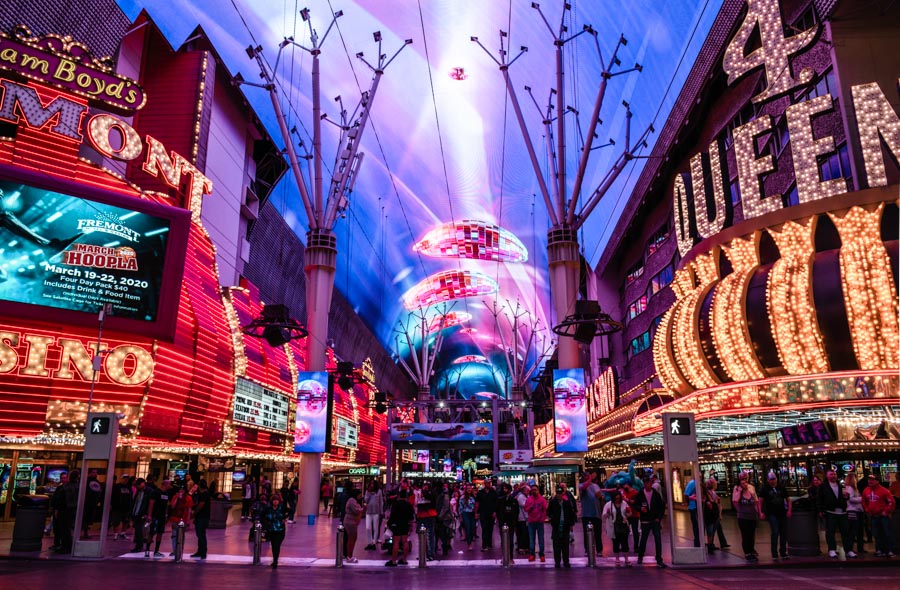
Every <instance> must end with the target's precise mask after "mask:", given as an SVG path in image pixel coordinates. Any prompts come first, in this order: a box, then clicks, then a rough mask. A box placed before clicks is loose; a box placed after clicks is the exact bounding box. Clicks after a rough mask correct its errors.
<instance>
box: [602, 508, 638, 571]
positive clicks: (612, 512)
mask: <svg viewBox="0 0 900 590" xmlns="http://www.w3.org/2000/svg"><path fill="white" fill-rule="evenodd" d="M630 514H631V508H629V507H628V503H627V502H625V500H624V498H623V497H622V494H620V493H618V492H616V494H615V495H614V496H613V498H612V501H611V502H607V503H606V506H604V507H603V512H602V513H601V518H602V520H603V528H604V529H605V530H606V536H607V537H609V538H610V539H612V544H613V553H614V554H615V556H616V565H617V566H618V565H619V564H620V562H619V553H622V554H623V555H624V556H625V566H626V567H628V566H631V562H630V561H628V532H629V530H630V528H631V527H630V526H629V525H628V516H629V515H630Z"/></svg>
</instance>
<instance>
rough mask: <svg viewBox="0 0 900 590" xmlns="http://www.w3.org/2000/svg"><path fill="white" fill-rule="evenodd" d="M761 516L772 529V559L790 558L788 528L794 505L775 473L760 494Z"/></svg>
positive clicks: (770, 474)
mask: <svg viewBox="0 0 900 590" xmlns="http://www.w3.org/2000/svg"><path fill="white" fill-rule="evenodd" d="M759 504H760V516H762V518H765V519H766V520H767V521H769V528H770V529H771V532H772V534H771V543H772V559H773V560H777V559H778V558H779V556H780V557H781V559H787V558H788V552H787V526H788V519H789V518H790V517H791V513H792V504H791V499H790V497H789V496H788V493H787V490H786V489H785V488H784V486H783V485H781V484H780V483H778V476H777V475H776V474H775V472H774V471H770V472H769V476H768V478H767V483H766V485H764V486H763V487H762V489H761V490H760V492H759Z"/></svg>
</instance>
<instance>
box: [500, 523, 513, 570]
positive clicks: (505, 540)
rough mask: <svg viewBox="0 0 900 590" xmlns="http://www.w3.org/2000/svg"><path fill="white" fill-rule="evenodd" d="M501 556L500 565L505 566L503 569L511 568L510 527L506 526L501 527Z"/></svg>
mask: <svg viewBox="0 0 900 590" xmlns="http://www.w3.org/2000/svg"><path fill="white" fill-rule="evenodd" d="M500 554H501V558H500V563H501V564H502V565H503V567H509V562H510V561H511V559H512V558H511V557H510V555H509V554H510V547H509V525H506V524H504V525H503V526H502V527H500Z"/></svg>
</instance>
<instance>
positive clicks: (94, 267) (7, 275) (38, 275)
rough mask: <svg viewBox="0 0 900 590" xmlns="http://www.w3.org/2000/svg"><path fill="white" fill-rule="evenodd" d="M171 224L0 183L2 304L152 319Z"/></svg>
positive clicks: (164, 220)
mask: <svg viewBox="0 0 900 590" xmlns="http://www.w3.org/2000/svg"><path fill="white" fill-rule="evenodd" d="M170 224H171V221H170V220H169V219H165V218H162V217H156V216H153V215H150V214H148V213H142V212H139V211H132V210H129V209H123V208H121V207H115V206H113V205H108V204H104V203H100V202H97V201H90V200H87V199H82V198H80V197H75V196H71V195H66V194H63V193H58V192H54V191H50V190H44V189H39V188H36V187H32V186H28V185H24V184H21V183H17V182H11V181H7V180H0V300H6V301H13V302H16V303H24V304H31V305H42V306H47V307H53V308H56V309H63V310H71V311H81V312H90V313H97V312H98V311H99V310H100V309H101V308H102V307H103V305H104V304H107V303H108V304H111V306H112V315H113V316H115V317H119V318H127V319H134V320H143V321H155V320H156V319H157V314H158V312H159V309H158V306H159V297H160V289H161V287H162V281H163V266H164V265H163V262H164V260H165V255H166V245H167V241H168V239H169V230H170Z"/></svg>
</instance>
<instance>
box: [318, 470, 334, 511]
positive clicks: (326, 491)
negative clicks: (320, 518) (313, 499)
mask: <svg viewBox="0 0 900 590" xmlns="http://www.w3.org/2000/svg"><path fill="white" fill-rule="evenodd" d="M333 494H334V491H333V490H332V488H331V482H330V481H328V480H327V479H326V480H325V481H323V482H322V486H321V487H320V488H319V497H320V498H321V499H322V510H323V511H324V512H325V514H328V503H329V502H330V501H331V496H332V495H333Z"/></svg>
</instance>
